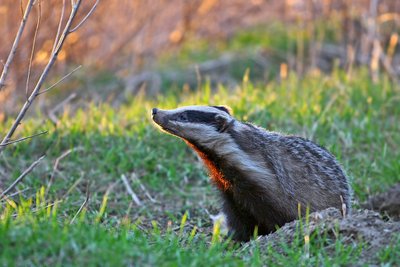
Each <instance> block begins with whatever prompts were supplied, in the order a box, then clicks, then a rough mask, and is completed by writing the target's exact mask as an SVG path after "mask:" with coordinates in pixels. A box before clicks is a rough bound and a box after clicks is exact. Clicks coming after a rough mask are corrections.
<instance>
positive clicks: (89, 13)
mask: <svg viewBox="0 0 400 267" xmlns="http://www.w3.org/2000/svg"><path fill="white" fill-rule="evenodd" d="M99 1H100V0H97V1H96V3H94V5H93V6H92V9H90V11H89V12H88V13H87V15H86V16H85V17H84V18H83V19H82V20H81V22H79V23H78V25H76V26H75V27H74V28H73V29H72V30H70V31H69V32H74V31H76V30H77V29H79V28H80V27H81V26H82V24H83V23H85V21H86V20H87V19H88V18H89V17H90V16H91V15H92V13H93V11H94V10H95V9H96V7H97V4H98V3H99Z"/></svg>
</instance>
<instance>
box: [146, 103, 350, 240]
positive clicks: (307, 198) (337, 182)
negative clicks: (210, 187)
mask: <svg viewBox="0 0 400 267" xmlns="http://www.w3.org/2000/svg"><path fill="white" fill-rule="evenodd" d="M152 115H153V120H154V122H155V123H156V124H158V125H159V126H160V127H161V128H162V129H163V130H164V131H166V132H168V133H170V134H173V135H176V136H178V137H180V138H182V139H183V140H184V141H185V142H186V143H187V144H188V145H189V146H190V147H191V148H193V149H194V150H195V151H196V152H197V153H198V154H199V156H200V157H201V158H202V159H203V161H204V164H205V165H206V166H207V168H208V170H209V172H210V176H211V179H212V181H213V183H214V184H215V185H216V186H217V187H218V189H219V191H220V192H221V195H222V199H223V207H222V211H223V213H224V214H225V215H226V219H227V224H228V227H229V229H230V231H231V232H232V235H233V238H234V239H235V240H240V241H246V240H249V238H250V237H251V236H252V235H253V233H254V230H255V228H256V227H257V229H258V234H267V233H270V232H273V231H275V230H276V228H277V227H278V226H282V225H283V224H285V223H286V222H289V221H292V220H295V219H296V218H298V216H299V210H298V209H299V207H300V210H301V213H302V214H303V215H304V214H305V211H306V209H307V207H308V208H309V210H310V212H313V211H317V210H323V209H325V208H328V207H336V208H338V209H340V210H343V206H344V205H345V207H346V209H347V212H349V211H350V198H351V194H350V186H349V184H348V181H347V178H346V175H345V173H344V171H343V170H342V168H341V167H340V165H339V163H338V162H337V161H336V160H335V158H334V156H332V154H330V153H329V152H328V151H327V150H326V149H325V148H323V147H321V146H319V145H316V144H315V143H313V142H311V141H309V140H306V139H304V138H301V137H297V136H286V135H282V134H278V133H274V132H269V131H266V130H265V129H263V128H260V127H257V126H254V125H252V124H249V123H245V122H240V121H237V120H235V119H234V118H233V117H232V116H231V114H230V111H229V110H228V109H227V108H226V107H222V106H188V107H181V108H177V109H174V110H161V109H157V108H154V109H153V110H152Z"/></svg>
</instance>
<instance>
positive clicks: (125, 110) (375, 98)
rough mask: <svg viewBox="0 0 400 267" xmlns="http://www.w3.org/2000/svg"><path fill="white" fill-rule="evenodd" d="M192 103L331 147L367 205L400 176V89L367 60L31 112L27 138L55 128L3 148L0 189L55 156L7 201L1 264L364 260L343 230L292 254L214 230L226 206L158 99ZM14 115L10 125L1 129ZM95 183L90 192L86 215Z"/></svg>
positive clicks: (1, 210)
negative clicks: (156, 119) (163, 127)
mask: <svg viewBox="0 0 400 267" xmlns="http://www.w3.org/2000/svg"><path fill="white" fill-rule="evenodd" d="M189 104H207V105H208V104H209V105H214V104H226V105H229V106H231V107H232V109H233V111H234V115H235V116H236V117H237V118H238V119H241V120H248V121H251V122H253V123H255V124H257V125H261V126H264V127H265V128H267V129H269V130H273V131H280V132H285V133H292V134H298V135H302V136H305V137H308V138H312V139H314V140H316V141H317V142H318V143H320V144H322V145H324V146H326V147H327V148H328V149H329V150H331V151H332V152H333V154H335V155H336V156H337V157H338V159H339V161H340V162H341V163H342V164H343V166H344V168H345V170H346V171H347V173H348V175H349V177H350V180H351V184H352V187H353V189H354V197H355V200H356V201H355V203H354V205H355V207H357V205H358V204H357V203H358V202H359V201H363V200H365V199H366V197H367V196H368V195H369V194H371V193H378V192H381V191H383V190H385V189H387V188H389V187H390V186H391V185H393V184H394V183H396V182H398V179H399V177H398V173H400V152H399V150H398V149H397V145H398V144H399V143H400V135H399V134H398V133H399V132H400V124H398V123H397V122H398V120H399V118H400V105H399V104H400V97H399V88H398V87H396V86H395V85H393V84H392V83H391V81H390V79H389V78H388V77H386V76H385V75H382V76H381V77H380V81H379V83H378V84H374V83H373V82H372V81H371V79H370V77H369V74H368V71H367V70H365V69H357V70H355V73H354V75H353V76H352V78H349V77H347V75H346V73H344V72H343V71H341V70H335V71H334V72H333V73H332V74H330V75H325V74H319V73H312V74H308V75H306V76H305V77H304V78H300V77H298V76H296V75H295V74H293V73H289V76H288V78H287V79H285V80H283V81H281V82H275V81H273V82H270V83H268V84H267V85H263V86H258V85H255V84H253V83H251V82H250V81H248V78H247V77H244V79H243V84H242V86H240V87H239V88H236V89H235V90H231V89H227V88H225V87H223V86H219V88H218V89H211V88H210V86H209V85H207V84H205V85H204V86H202V88H200V90H199V91H197V92H193V93H186V94H176V93H170V94H169V93H166V94H164V95H160V96H158V97H157V99H146V98H145V97H143V96H141V97H140V96H139V97H137V98H135V99H131V100H129V101H128V102H127V103H125V104H122V105H121V106H119V107H118V108H114V107H111V106H110V105H108V104H107V103H103V104H98V105H97V104H90V105H89V106H87V107H85V108H81V109H78V110H74V109H73V107H70V108H67V109H66V110H65V111H64V113H63V114H62V115H61V116H60V122H59V124H58V125H57V127H55V126H54V125H52V124H51V123H50V122H49V121H48V120H45V119H44V118H45V114H38V115H37V116H33V117H32V118H28V119H26V120H25V121H24V122H23V124H22V125H21V127H20V130H19V132H18V136H27V135H31V134H34V133H37V132H39V131H41V130H49V134H47V135H46V136H44V137H40V138H35V139H33V140H31V141H28V142H23V143H19V144H16V145H12V146H9V147H8V148H7V149H6V151H5V153H3V155H2V156H1V157H0V186H1V187H2V188H5V187H6V186H7V185H8V184H10V183H11V181H13V180H14V179H15V178H16V177H18V175H19V174H20V173H21V172H22V171H23V170H24V169H25V168H27V167H28V166H29V165H30V163H31V162H33V161H34V160H35V159H36V158H38V157H39V156H41V155H42V154H46V159H45V160H44V161H43V162H42V163H41V164H40V165H39V166H38V167H37V168H36V169H35V170H34V171H33V172H32V173H31V174H30V175H29V176H27V177H26V178H25V180H24V182H23V183H22V184H20V185H18V187H17V188H18V190H25V191H23V192H22V193H21V194H20V195H18V196H14V197H11V198H10V199H9V200H8V201H4V200H2V201H1V202H0V240H1V241H0V265H3V266H8V265H18V266H25V265H63V266H64V265H83V264H87V265H91V266H92V265H110V266H111V265H112V266H115V265H140V266H142V265H144V266H150V265H151V266H154V265H157V266H158V265H161V266H182V265H184V266H186V265H188V266H190V265H192V266H198V265H204V264H211V265H213V266H214V265H229V266H245V265H246V266H247V265H251V266H259V265H282V266H308V265H324V266H325V265H326V266H338V265H342V264H352V263H354V264H355V263H357V259H358V255H359V254H360V251H361V250H362V249H366V248H367V244H363V243H360V244H358V245H354V246H350V245H345V244H344V243H343V242H341V238H340V237H338V238H337V239H335V240H330V239H328V238H327V237H326V236H325V237H324V236H311V237H310V245H309V246H310V247H309V252H310V256H309V257H305V253H304V247H305V244H304V237H303V236H302V235H299V238H298V239H297V240H296V241H295V242H293V243H291V244H287V243H285V242H282V244H281V245H280V250H283V253H278V252H277V250H276V248H275V247H271V246H268V247H267V248H260V247H259V245H258V243H257V241H252V242H250V243H249V244H248V245H245V246H238V245H235V244H233V243H232V242H229V240H226V239H224V238H216V237H215V236H213V234H212V232H213V231H212V225H211V223H210V219H209V218H208V212H210V213H213V214H215V213H217V209H218V207H219V203H218V198H217V197H216V193H215V190H214V189H213V188H211V186H210V184H209V182H208V178H207V175H206V173H205V171H204V170H203V167H202V166H201V164H200V163H199V161H198V159H197V157H196V156H195V155H194V154H193V153H192V151H190V150H189V149H188V148H187V147H186V146H185V144H184V143H183V142H181V141H180V140H178V139H175V138H173V137H171V136H168V135H165V134H163V133H161V132H160V131H158V130H157V129H156V128H155V127H154V126H153V125H152V123H151V121H150V109H151V108H152V107H153V106H157V107H161V108H174V107H176V106H182V105H189ZM11 123H12V121H11V120H9V121H7V122H6V123H5V124H3V125H0V132H5V131H6V129H8V127H9V126H10V124H11ZM69 149H73V150H72V152H71V153H70V154H69V155H68V156H66V157H65V158H64V159H62V160H61V161H60V164H59V166H58V168H57V170H55V171H54V170H53V168H54V163H55V161H56V159H57V158H58V157H59V156H60V155H61V154H62V153H63V152H65V151H67V150H69ZM53 172H54V181H53V182H52V184H51V187H49V186H48V183H49V179H50V176H51V175H52V173H53ZM121 175H126V176H127V177H128V179H129V181H130V182H131V185H132V188H133V190H134V191H135V192H136V193H137V194H138V196H139V198H140V199H141V200H142V201H143V203H144V205H143V206H140V207H138V206H136V205H134V204H133V203H132V200H131V198H130V196H129V195H128V194H127V192H126V189H125V187H124V185H123V183H122V181H121V179H120V177H121ZM135 177H136V178H135ZM143 187H144V188H145V190H143ZM87 191H89V195H90V200H89V202H88V203H87V205H86V206H85V208H84V209H83V211H82V212H81V213H80V214H77V211H78V209H79V207H80V206H81V205H82V203H84V201H85V198H86V193H87ZM146 191H148V193H149V194H150V195H151V196H152V198H154V199H156V201H155V202H152V201H151V200H150V199H149V198H148V197H147V195H146ZM76 215H77V218H76V219H75V220H74V221H73V223H72V224H71V221H72V220H73V218H74V217H75V216H76ZM217 240H220V241H217ZM397 243H398V242H397ZM397 243H396V241H394V243H393V246H392V247H389V248H383V250H382V252H381V253H380V254H379V260H380V261H381V263H391V264H393V265H396V264H398V260H397V258H396V257H397V256H396V254H395V253H391V252H392V251H395V250H398V245H397ZM329 249H330V253H331V252H332V249H333V251H334V254H333V255H334V257H333V258H331V257H332V256H331V255H332V254H328V250H329Z"/></svg>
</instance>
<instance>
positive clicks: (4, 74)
mask: <svg viewBox="0 0 400 267" xmlns="http://www.w3.org/2000/svg"><path fill="white" fill-rule="evenodd" d="M34 2H35V0H29V2H28V4H27V5H26V9H25V13H24V16H23V18H22V21H21V25H20V26H19V29H18V32H17V35H16V36H15V40H14V43H13V45H12V47H11V51H10V54H8V58H7V61H6V64H4V68H3V72H2V73H1V76H0V90H1V88H3V86H5V82H6V78H7V74H8V69H9V68H10V65H11V63H12V61H13V59H14V56H15V53H16V51H17V47H18V44H19V40H20V39H21V35H22V33H23V32H24V29H25V24H26V21H27V19H28V16H29V13H30V12H31V10H32V6H33V3H34Z"/></svg>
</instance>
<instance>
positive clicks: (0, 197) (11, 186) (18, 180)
mask: <svg viewBox="0 0 400 267" xmlns="http://www.w3.org/2000/svg"><path fill="white" fill-rule="evenodd" d="M44 157H45V156H44V155H43V156H41V157H40V158H39V159H38V160H36V161H35V162H34V163H32V164H31V166H29V168H28V169H26V170H25V171H24V172H23V173H22V174H21V175H20V176H19V177H18V178H17V179H16V180H15V181H14V183H12V184H11V185H10V186H9V187H8V188H7V189H6V190H4V191H3V192H2V193H1V194H0V199H2V198H3V197H4V196H5V195H7V194H8V193H9V192H10V191H11V190H13V189H14V187H15V186H16V185H17V184H19V183H20V182H21V181H22V179H24V178H25V176H27V175H28V174H29V173H30V172H31V171H32V170H33V169H34V168H35V167H36V166H37V165H38V164H39V163H40V161H41V160H42V159H44Z"/></svg>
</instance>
